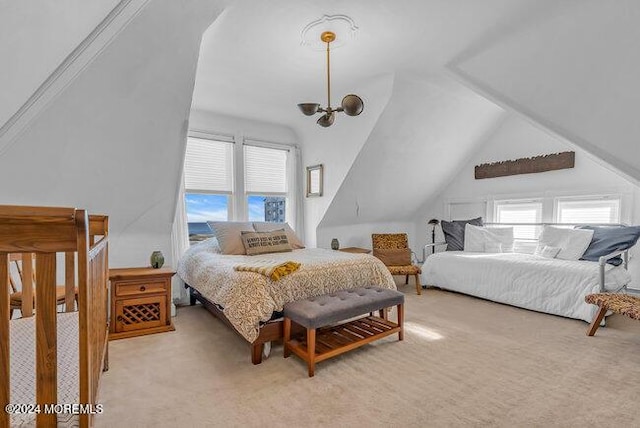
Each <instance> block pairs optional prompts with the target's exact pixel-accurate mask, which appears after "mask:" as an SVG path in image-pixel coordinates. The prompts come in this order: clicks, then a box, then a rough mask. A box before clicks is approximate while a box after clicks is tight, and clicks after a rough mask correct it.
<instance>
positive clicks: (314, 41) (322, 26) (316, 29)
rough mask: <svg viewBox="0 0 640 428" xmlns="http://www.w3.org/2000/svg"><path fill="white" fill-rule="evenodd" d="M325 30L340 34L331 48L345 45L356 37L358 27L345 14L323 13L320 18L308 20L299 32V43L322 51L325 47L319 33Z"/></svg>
mask: <svg viewBox="0 0 640 428" xmlns="http://www.w3.org/2000/svg"><path fill="white" fill-rule="evenodd" d="M325 31H330V32H332V33H334V34H340V38H339V39H337V40H336V41H334V42H333V43H332V45H331V47H332V48H333V49H336V48H339V47H341V46H344V45H346V44H347V43H348V42H349V41H351V40H353V39H355V38H356V35H357V34H358V27H357V26H356V24H355V22H353V19H351V18H350V17H348V16H347V15H323V16H322V18H320V19H317V20H315V21H313V22H310V23H309V24H308V25H307V26H306V27H304V28H303V29H302V33H300V44H301V45H302V46H307V47H309V48H311V49H313V50H317V51H322V50H324V49H325V48H326V46H325V44H324V41H323V40H322V39H321V35H322V33H323V32H325Z"/></svg>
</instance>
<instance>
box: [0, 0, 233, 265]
mask: <svg viewBox="0 0 640 428" xmlns="http://www.w3.org/2000/svg"><path fill="white" fill-rule="evenodd" d="M223 6H224V2H216V1H211V0H196V1H193V0H190V1H186V0H184V1H153V2H150V3H148V5H147V7H146V8H145V9H144V10H143V11H142V12H141V13H140V15H138V16H137V17H136V18H135V19H134V20H133V21H132V22H130V24H129V25H128V26H127V27H126V28H125V29H124V30H123V31H122V33H120V34H119V36H118V37H117V38H116V39H115V40H113V42H112V43H111V44H110V45H109V46H107V47H106V48H105V50H104V51H102V53H101V54H100V55H99V56H98V57H97V58H96V59H95V60H94V61H93V62H92V63H91V64H90V65H89V66H88V67H87V68H86V69H85V70H84V72H83V73H82V74H81V75H79V76H78V78H77V79H76V80H75V81H73V82H72V84H71V85H70V86H68V87H67V88H66V89H65V91H64V92H63V93H62V94H61V95H60V96H59V97H58V98H57V99H56V100H55V101H54V102H53V103H52V104H51V105H50V106H48V108H47V109H46V110H44V111H43V112H42V113H41V114H40V116H39V117H37V118H36V119H35V120H34V121H33V122H32V124H31V126H30V127H29V128H28V129H27V130H26V131H25V132H24V133H23V134H22V135H21V136H20V137H19V139H18V140H17V141H16V143H15V144H13V145H12V146H11V147H10V148H9V149H8V150H7V151H6V152H5V153H3V155H2V156H1V157H0V203H2V204H30V205H54V206H76V207H80V208H86V209H88V210H89V212H91V213H101V214H107V215H109V216H110V228H111V251H110V253H109V255H110V265H111V266H112V267H118V266H144V265H148V264H149V259H148V257H149V255H150V254H151V252H152V251H153V250H156V249H159V250H162V251H163V252H164V254H165V258H166V259H167V264H168V265H171V264H173V261H172V260H171V242H170V233H171V226H172V222H173V215H174V212H175V206H176V198H177V191H178V183H179V178H180V172H181V159H182V157H183V153H184V145H185V136H186V132H187V120H188V117H189V109H190V105H191V94H192V91H193V84H194V78H195V70H196V64H197V60H198V52H199V47H200V37H201V35H202V32H203V31H204V30H205V29H206V28H207V27H208V26H209V24H210V23H211V22H212V21H213V20H214V19H215V17H216V16H217V15H218V14H219V13H220V12H221V10H222V7H223Z"/></svg>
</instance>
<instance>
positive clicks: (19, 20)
mask: <svg viewBox="0 0 640 428" xmlns="http://www.w3.org/2000/svg"><path fill="white" fill-rule="evenodd" d="M117 4H118V0H92V1H85V0H65V1H54V2H51V1H3V2H0V58H2V67H0V92H1V93H2V102H0V127H1V126H2V125H3V124H4V123H5V122H6V121H7V120H8V119H9V118H10V117H11V116H12V115H13V114H14V113H15V112H16V111H17V110H18V109H19V108H20V106H21V105H22V104H23V103H24V102H25V101H26V100H27V99H28V98H29V97H30V96H31V94H32V93H33V92H34V91H35V90H36V89H37V88H38V86H40V84H42V83H43V82H44V81H45V79H46V78H47V77H48V76H49V75H50V74H51V73H52V72H53V70H55V68H56V67H57V66H58V65H60V63H61V62H62V61H63V60H64V59H65V57H66V56H67V55H69V54H70V53H71V51H73V49H75V47H76V46H78V44H79V43H80V42H81V41H82V40H83V39H84V38H85V37H87V36H88V35H89V33H90V32H91V31H92V30H93V29H94V28H95V27H96V25H98V23H100V21H102V19H104V18H105V16H106V15H107V14H108V13H109V12H110V11H111V9H113V8H114V6H116V5H117Z"/></svg>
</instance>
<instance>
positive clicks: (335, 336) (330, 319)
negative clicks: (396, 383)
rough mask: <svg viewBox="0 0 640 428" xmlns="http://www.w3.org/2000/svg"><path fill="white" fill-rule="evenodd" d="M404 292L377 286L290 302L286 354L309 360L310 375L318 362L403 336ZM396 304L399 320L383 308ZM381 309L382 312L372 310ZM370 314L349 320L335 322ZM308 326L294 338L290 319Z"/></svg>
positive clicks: (310, 375) (285, 312)
mask: <svg viewBox="0 0 640 428" xmlns="http://www.w3.org/2000/svg"><path fill="white" fill-rule="evenodd" d="M403 305H404V294H402V293H400V292H399V291H396V290H389V289H386V288H378V287H365V288H356V289H353V290H342V291H337V292H335V293H331V294H326V295H323V296H318V297H310V298H308V299H305V300H299V301H297V302H291V303H288V304H286V305H285V307H284V357H285V358H287V357H288V356H289V355H291V352H293V353H294V354H296V355H297V356H299V357H300V358H302V359H303V360H304V361H306V362H307V367H308V369H309V377H312V376H313V375H314V374H315V365H316V363H317V362H320V361H323V360H326V359H328V358H331V357H335V356H337V355H340V354H343V353H345V352H347V351H350V350H352V349H355V348H358V347H360V346H362V345H364V344H367V343H370V342H373V341H374V340H377V339H380V338H382V337H385V336H389V335H391V334H394V333H398V339H399V340H402V339H403V328H402V323H403V317H404V306H403ZM392 306H397V307H398V322H397V323H394V322H392V321H389V320H388V319H387V317H386V312H385V311H384V309H386V308H389V307H392ZM374 311H379V315H380V316H374V315H373V312H374ZM367 313H368V314H369V315H368V316H364V317H361V318H358V319H356V320H352V321H349V322H346V323H342V324H337V325H335V324H336V323H338V322H340V321H343V320H347V319H350V318H354V317H357V316H359V315H363V314H367ZM292 321H293V322H295V323H297V324H300V325H301V326H303V327H305V328H306V329H307V333H306V337H300V338H294V339H292V338H291V322H292Z"/></svg>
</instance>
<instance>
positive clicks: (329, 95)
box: [327, 41, 331, 110]
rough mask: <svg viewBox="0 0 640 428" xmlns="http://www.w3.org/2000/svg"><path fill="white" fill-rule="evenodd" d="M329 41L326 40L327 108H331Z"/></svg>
mask: <svg viewBox="0 0 640 428" xmlns="http://www.w3.org/2000/svg"><path fill="white" fill-rule="evenodd" d="M330 43H331V42H330V41H327V108H328V109H329V110H331V66H330V64H331V63H330V61H331V60H330V58H331V55H330V54H329V44H330Z"/></svg>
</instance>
